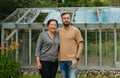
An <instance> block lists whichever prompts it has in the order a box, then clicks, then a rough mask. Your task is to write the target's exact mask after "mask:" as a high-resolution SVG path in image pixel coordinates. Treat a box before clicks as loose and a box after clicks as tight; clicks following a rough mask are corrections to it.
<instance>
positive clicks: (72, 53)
mask: <svg viewBox="0 0 120 78" xmlns="http://www.w3.org/2000/svg"><path fill="white" fill-rule="evenodd" d="M59 36H60V52H59V56H58V58H59V61H70V60H72V59H75V58H76V57H79V56H80V54H81V51H82V50H81V49H82V48H81V47H80V46H81V42H83V38H82V36H81V32H80V30H79V29H77V28H76V27H73V26H69V27H68V28H67V29H66V28H64V27H62V28H60V29H59ZM77 54H78V55H77Z"/></svg>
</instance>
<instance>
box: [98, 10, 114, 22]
mask: <svg viewBox="0 0 120 78" xmlns="http://www.w3.org/2000/svg"><path fill="white" fill-rule="evenodd" d="M100 18H101V22H102V23H114V20H113V18H112V16H111V12H110V9H102V11H101V12H100Z"/></svg>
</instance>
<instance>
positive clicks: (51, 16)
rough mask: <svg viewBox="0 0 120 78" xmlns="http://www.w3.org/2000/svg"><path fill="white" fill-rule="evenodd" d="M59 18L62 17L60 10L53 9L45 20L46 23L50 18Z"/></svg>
mask: <svg viewBox="0 0 120 78" xmlns="http://www.w3.org/2000/svg"><path fill="white" fill-rule="evenodd" d="M59 18H60V12H58V11H52V12H50V13H49V14H48V16H47V17H46V19H45V21H44V24H46V23H47V21H48V20H49V19H56V20H58V19H59Z"/></svg>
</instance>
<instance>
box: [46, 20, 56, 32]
mask: <svg viewBox="0 0 120 78" xmlns="http://www.w3.org/2000/svg"><path fill="white" fill-rule="evenodd" d="M48 30H49V31H50V32H53V33H54V32H55V31H56V30H57V23H56V21H51V22H50V24H49V25H48Z"/></svg>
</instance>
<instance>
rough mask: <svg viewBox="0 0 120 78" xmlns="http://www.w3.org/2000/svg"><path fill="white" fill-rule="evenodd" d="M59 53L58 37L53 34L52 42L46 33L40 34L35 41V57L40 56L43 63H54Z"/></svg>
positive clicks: (56, 34) (56, 33)
mask: <svg viewBox="0 0 120 78" xmlns="http://www.w3.org/2000/svg"><path fill="white" fill-rule="evenodd" d="M58 51H59V36H58V32H55V35H54V40H52V39H51V38H50V36H49V34H48V32H47V31H45V32H41V33H40V35H39V38H38V40H37V47H36V52H35V56H40V60H43V61H56V60H57V59H58Z"/></svg>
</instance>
